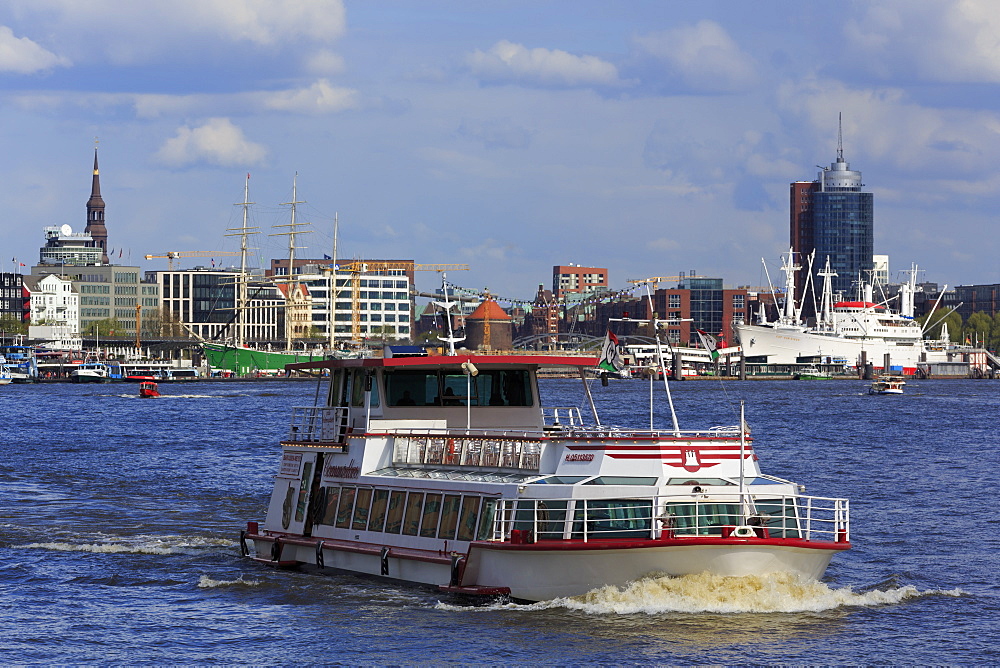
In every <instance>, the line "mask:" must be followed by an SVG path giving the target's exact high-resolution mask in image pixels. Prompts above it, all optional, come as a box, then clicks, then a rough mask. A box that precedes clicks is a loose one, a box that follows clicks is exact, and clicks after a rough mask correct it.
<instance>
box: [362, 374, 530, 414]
mask: <svg viewBox="0 0 1000 668" xmlns="http://www.w3.org/2000/svg"><path fill="white" fill-rule="evenodd" d="M384 377H385V393H386V401H387V403H388V404H389V405H390V406H465V405H466V395H467V394H470V393H471V397H470V402H471V404H472V405H473V406H532V405H533V399H532V394H531V376H530V374H529V373H528V371H527V370H524V369H507V370H496V369H494V370H482V371H480V372H479V375H478V376H475V377H474V378H473V379H472V383H471V384H470V383H469V382H468V381H469V379H468V378H467V377H466V375H465V374H464V373H446V372H444V371H441V370H438V369H433V370H423V371H419V370H413V369H392V370H386V371H385V376H384ZM355 405H360V404H355Z"/></svg>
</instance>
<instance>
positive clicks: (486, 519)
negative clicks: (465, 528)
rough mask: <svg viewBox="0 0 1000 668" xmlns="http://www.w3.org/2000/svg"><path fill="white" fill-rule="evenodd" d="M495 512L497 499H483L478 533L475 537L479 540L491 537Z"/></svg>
mask: <svg viewBox="0 0 1000 668" xmlns="http://www.w3.org/2000/svg"><path fill="white" fill-rule="evenodd" d="M496 514H497V500H496V499H483V512H482V513H481V514H480V518H479V533H477V534H476V537H477V538H478V539H479V540H489V539H490V538H492V537H493V522H494V520H495V519H496Z"/></svg>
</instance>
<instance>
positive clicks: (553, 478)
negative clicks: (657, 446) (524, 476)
mask: <svg viewBox="0 0 1000 668" xmlns="http://www.w3.org/2000/svg"><path fill="white" fill-rule="evenodd" d="M589 477H590V476H586V475H550V476H548V477H545V478H539V479H538V480H532V481H531V482H529V483H528V484H529V485H575V484H576V483H578V482H580V481H581V480H586V479H587V478H589ZM654 480H655V478H654Z"/></svg>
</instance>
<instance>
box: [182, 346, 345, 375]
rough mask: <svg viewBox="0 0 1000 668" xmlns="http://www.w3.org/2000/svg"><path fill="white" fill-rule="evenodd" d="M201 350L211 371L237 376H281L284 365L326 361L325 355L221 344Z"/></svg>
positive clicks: (283, 371)
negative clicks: (279, 374)
mask: <svg viewBox="0 0 1000 668" xmlns="http://www.w3.org/2000/svg"><path fill="white" fill-rule="evenodd" d="M201 349H202V351H203V352H204V353H205V358H206V359H207V360H208V364H209V365H210V366H211V367H212V370H213V371H230V372H232V373H234V374H236V375H237V376H247V375H253V374H257V373H262V374H268V375H270V374H274V373H282V374H283V373H285V365H286V364H293V363H295V362H311V361H313V360H322V359H326V356H325V355H310V354H307V353H291V352H271V351H268V350H254V349H252V348H236V347H234V346H228V345H224V344H221V343H202V344H201Z"/></svg>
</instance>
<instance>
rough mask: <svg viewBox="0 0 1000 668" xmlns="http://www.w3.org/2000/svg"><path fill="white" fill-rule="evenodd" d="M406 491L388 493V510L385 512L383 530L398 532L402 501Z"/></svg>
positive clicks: (401, 517) (401, 522)
mask: <svg viewBox="0 0 1000 668" xmlns="http://www.w3.org/2000/svg"><path fill="white" fill-rule="evenodd" d="M405 499H406V492H392V493H391V494H390V495H389V510H388V512H387V513H386V520H385V532H386V533H399V530H400V529H401V528H402V526H403V501H404V500H405Z"/></svg>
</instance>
